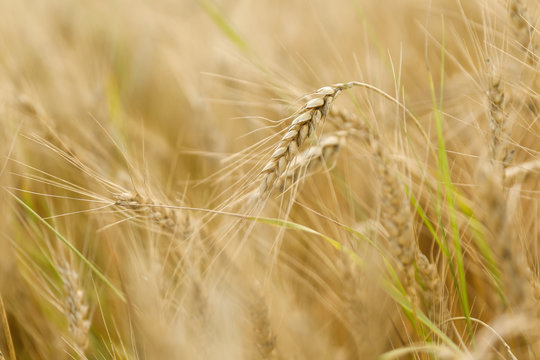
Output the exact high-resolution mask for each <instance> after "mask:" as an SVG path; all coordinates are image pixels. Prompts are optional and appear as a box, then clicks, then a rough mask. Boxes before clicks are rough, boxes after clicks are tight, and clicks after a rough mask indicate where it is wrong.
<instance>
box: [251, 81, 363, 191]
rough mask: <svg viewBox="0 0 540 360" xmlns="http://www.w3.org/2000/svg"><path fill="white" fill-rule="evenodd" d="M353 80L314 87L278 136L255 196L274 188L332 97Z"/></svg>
mask: <svg viewBox="0 0 540 360" xmlns="http://www.w3.org/2000/svg"><path fill="white" fill-rule="evenodd" d="M352 86H355V83H353V82H350V83H344V84H336V85H332V86H326V87H323V88H320V89H319V90H317V91H316V92H315V93H314V94H313V95H314V98H313V99H311V100H309V101H308V102H307V103H306V104H305V105H304V107H303V108H302V109H300V111H299V112H298V114H297V115H296V117H295V118H294V120H293V122H292V124H291V125H290V126H289V128H288V129H287V132H286V133H285V135H284V136H283V137H282V138H281V140H280V142H279V144H278V146H277V149H276V150H275V151H274V153H273V154H272V156H271V157H270V160H269V161H268V162H267V163H266V165H265V166H264V168H263V170H262V171H261V175H262V180H261V183H260V185H259V190H258V198H259V199H262V198H264V197H266V196H267V195H268V194H269V193H270V192H271V191H272V189H274V187H275V184H276V182H277V181H278V179H279V178H280V177H281V176H282V175H283V174H284V173H285V172H286V171H287V168H288V167H289V166H290V164H291V162H292V161H293V159H294V157H295V156H296V154H297V153H298V151H299V148H300V147H301V146H302V144H304V142H305V141H306V140H307V139H308V138H309V136H310V135H311V134H312V133H313V132H314V131H315V130H316V129H317V126H318V125H319V123H321V122H322V121H324V120H325V119H326V117H327V116H328V113H329V112H330V109H331V106H332V103H333V102H334V100H335V98H336V97H337V96H338V95H339V94H340V93H341V92H342V91H343V90H345V89H348V88H351V87H352Z"/></svg>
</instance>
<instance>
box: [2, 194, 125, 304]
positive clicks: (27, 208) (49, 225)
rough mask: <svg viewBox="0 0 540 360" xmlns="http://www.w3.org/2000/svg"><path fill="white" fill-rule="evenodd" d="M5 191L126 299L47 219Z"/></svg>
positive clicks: (122, 298) (120, 296)
mask: <svg viewBox="0 0 540 360" xmlns="http://www.w3.org/2000/svg"><path fill="white" fill-rule="evenodd" d="M6 191H7V193H8V194H9V195H11V196H12V197H13V198H14V199H15V200H17V202H18V203H19V204H21V205H22V206H23V207H24V208H25V209H26V210H27V211H28V212H29V213H30V214H32V215H33V216H34V217H36V219H38V220H39V221H40V222H41V223H43V225H45V226H46V227H48V228H49V229H50V230H51V231H52V232H53V233H54V234H55V235H56V236H57V237H58V238H59V239H60V240H61V241H62V242H63V243H64V244H65V245H66V246H67V247H68V248H69V249H70V250H71V251H73V253H75V255H77V256H78V257H79V258H80V259H81V260H82V261H83V262H84V263H85V264H86V265H88V267H90V269H91V270H92V271H93V272H94V274H96V275H97V277H99V278H100V279H101V280H103V282H104V283H105V284H106V285H107V286H108V287H110V288H111V290H113V291H114V292H115V293H116V295H118V297H119V298H120V299H121V300H122V301H124V302H125V301H126V297H125V296H124V294H123V293H122V292H121V291H120V290H118V289H117V288H116V287H115V286H114V285H113V284H112V283H111V282H110V281H109V279H107V277H106V276H105V275H103V273H102V272H101V271H99V269H98V268H97V267H96V266H95V265H94V264H92V262H90V260H88V259H87V258H86V257H85V256H84V255H83V254H82V253H81V252H80V251H79V250H77V248H76V247H75V246H73V244H72V243H70V242H69V241H68V240H67V239H66V238H65V237H64V236H63V235H62V234H60V233H59V232H58V230H56V229H55V228H54V227H53V226H52V225H51V224H49V223H48V222H47V221H45V219H43V218H42V217H41V216H40V215H39V214H38V213H37V212H35V211H34V209H32V208H31V207H30V206H28V205H27V204H26V203H25V202H24V201H22V200H21V199H19V198H18V197H17V196H16V195H15V194H13V193H12V192H10V191H8V190H6Z"/></svg>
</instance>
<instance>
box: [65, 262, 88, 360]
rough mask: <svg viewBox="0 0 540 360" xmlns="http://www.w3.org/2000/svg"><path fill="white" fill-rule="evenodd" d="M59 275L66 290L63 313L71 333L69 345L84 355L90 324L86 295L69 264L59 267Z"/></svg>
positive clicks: (76, 274)
mask: <svg viewBox="0 0 540 360" xmlns="http://www.w3.org/2000/svg"><path fill="white" fill-rule="evenodd" d="M61 276H62V281H63V283H64V289H65V292H66V303H65V313H66V316H67V319H68V327H69V332H70V334H71V340H72V343H71V345H72V346H73V349H74V350H75V352H76V353H77V354H78V355H79V356H84V353H85V350H86V349H87V348H88V333H89V331H90V326H91V324H92V323H91V321H90V318H89V306H88V302H87V299H86V295H85V292H84V290H83V288H82V287H81V284H80V279H79V274H78V273H77V272H76V271H75V270H73V269H72V268H71V266H64V268H63V269H61Z"/></svg>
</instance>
